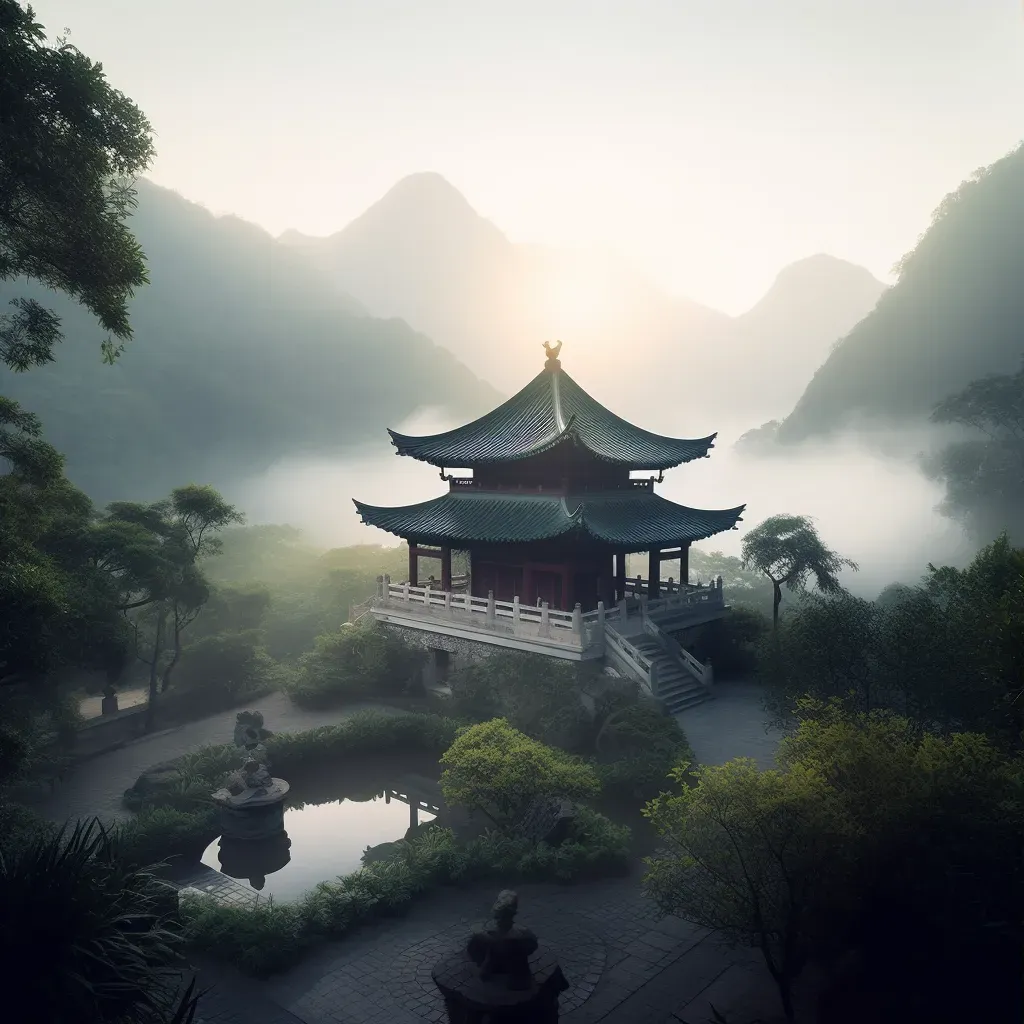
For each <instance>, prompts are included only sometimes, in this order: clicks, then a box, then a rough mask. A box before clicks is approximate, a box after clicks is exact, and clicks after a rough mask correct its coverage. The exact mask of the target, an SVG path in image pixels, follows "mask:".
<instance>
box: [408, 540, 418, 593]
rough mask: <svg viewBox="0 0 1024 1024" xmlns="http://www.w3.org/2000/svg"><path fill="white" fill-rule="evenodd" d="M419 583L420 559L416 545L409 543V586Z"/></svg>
mask: <svg viewBox="0 0 1024 1024" xmlns="http://www.w3.org/2000/svg"><path fill="white" fill-rule="evenodd" d="M419 585H420V559H419V555H418V554H417V550H416V545H415V544H410V545H409V586H411V587H418V586H419Z"/></svg>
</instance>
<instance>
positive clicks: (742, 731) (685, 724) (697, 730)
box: [675, 679, 780, 768]
mask: <svg viewBox="0 0 1024 1024" xmlns="http://www.w3.org/2000/svg"><path fill="white" fill-rule="evenodd" d="M675 718H676V721H677V722H678V723H679V724H680V726H682V729H683V732H685V733H686V738H687V739H688V740H689V741H690V746H691V748H692V749H693V754H694V757H695V758H696V760H697V763H698V764H725V762H726V761H729V760H731V759H732V758H734V757H752V758H754V760H755V761H757V764H758V767H760V768H772V767H774V765H775V751H776V749H777V748H778V745H779V739H780V733H779V732H778V731H777V730H775V729H768V730H766V729H765V713H764V710H763V708H762V707H761V687H760V685H759V684H758V683H756V682H754V681H753V680H747V679H737V680H729V681H728V682H723V683H719V684H718V685H717V686H716V687H715V699H714V700H708V701H705V702H704V703H703V704H697V705H695V706H694V707H692V708H687V709H686V710H685V711H680V712H679V713H678V714H677V715H676V716H675Z"/></svg>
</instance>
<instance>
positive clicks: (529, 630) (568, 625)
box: [374, 576, 603, 650]
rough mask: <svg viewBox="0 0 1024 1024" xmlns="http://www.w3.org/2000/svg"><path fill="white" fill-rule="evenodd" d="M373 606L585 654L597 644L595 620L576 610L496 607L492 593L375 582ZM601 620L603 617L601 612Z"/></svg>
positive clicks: (517, 603) (512, 603)
mask: <svg viewBox="0 0 1024 1024" xmlns="http://www.w3.org/2000/svg"><path fill="white" fill-rule="evenodd" d="M374 603H375V605H377V606H381V607H385V608H394V609H403V610H407V611H409V612H411V613H412V614H415V615H426V616H430V617H431V618H437V619H440V620H444V619H448V620H452V621H456V622H462V623H465V624H469V625H472V626H473V627H475V628H478V629H485V630H490V631H493V632H497V633H504V634H507V635H512V636H518V637H524V638H526V637H528V638H533V639H540V640H544V641H551V642H553V643H557V644H565V645H567V646H570V647H575V648H578V649H580V650H585V649H587V648H590V647H592V646H594V645H597V644H599V643H600V637H599V629H598V628H596V627H597V625H598V623H597V618H596V617H597V615H598V614H599V613H597V612H594V613H591V616H588V617H587V620H586V621H584V616H583V613H582V611H581V608H580V605H579V604H578V603H577V605H576V607H575V608H574V609H573V610H572V611H570V612H564V611H559V610H558V609H555V608H550V607H548V604H547V602H546V601H545V602H542V603H541V604H540V605H530V604H523V603H521V602H520V600H519V598H518V597H516V598H513V599H512V600H511V601H497V600H495V598H494V593H493V591H492V592H491V593H489V594H488V596H487V597H474V596H473V595H472V594H469V593H461V594H459V593H452V592H451V591H444V590H435V589H434V588H433V587H431V586H425V587H413V586H410V585H409V584H408V583H392V582H391V580H390V578H389V577H387V576H384V577H379V578H378V583H377V598H376V601H375V602H374ZM602 614H603V612H602Z"/></svg>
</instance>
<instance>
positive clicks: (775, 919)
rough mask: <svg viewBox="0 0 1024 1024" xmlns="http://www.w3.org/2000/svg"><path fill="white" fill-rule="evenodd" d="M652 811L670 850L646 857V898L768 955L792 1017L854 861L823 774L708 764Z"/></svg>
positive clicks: (679, 774) (745, 763)
mask: <svg viewBox="0 0 1024 1024" xmlns="http://www.w3.org/2000/svg"><path fill="white" fill-rule="evenodd" d="M687 768H688V766H686V765H682V766H680V767H678V768H677V769H676V770H675V772H674V773H673V778H674V779H675V781H676V783H677V784H678V789H677V790H676V792H674V793H665V794H662V795H661V796H659V797H657V798H656V799H655V800H653V801H652V802H651V803H649V804H648V805H647V807H646V808H645V810H644V814H645V815H646V816H647V817H648V818H649V819H650V821H651V824H652V825H653V826H654V828H655V829H656V830H657V832H658V834H659V835H660V836H661V839H662V840H663V842H664V843H665V849H664V850H663V851H662V852H660V853H659V854H658V855H657V856H655V857H652V858H648V860H647V867H648V870H647V874H646V875H645V877H644V891H645V893H646V895H647V896H649V897H650V898H651V899H652V900H654V902H655V904H656V905H657V907H658V909H659V910H660V911H661V912H662V913H664V914H675V915H677V916H679V917H682V918H683V919H684V920H687V921H691V922H693V923H694V924H698V925H700V926H701V927H704V928H710V929H712V930H713V931H716V932H718V933H720V934H721V935H723V936H724V937H726V938H727V939H729V940H731V941H733V942H735V943H737V944H745V945H752V946H755V947H757V948H759V949H760V950H761V953H762V955H763V956H764V960H765V964H766V965H767V967H768V970H769V972H770V973H771V976H772V978H773V979H774V980H775V983H776V985H777V986H778V990H779V996H780V998H781V1001H782V1007H783V1010H784V1012H785V1014H786V1017H787V1018H788V1019H792V1017H793V984H794V982H795V981H796V979H797V978H798V976H799V974H800V972H801V971H802V969H803V968H804V966H805V964H806V963H807V961H808V959H809V958H810V957H811V955H812V954H813V953H814V951H815V950H816V949H818V948H819V946H820V944H821V943H822V941H823V937H824V936H825V935H826V934H827V932H828V930H829V928H836V927H839V928H841V927H842V921H841V920H840V919H839V918H838V915H837V902H836V900H835V893H836V891H837V890H839V889H841V887H842V885H843V884H844V881H845V878H846V875H847V872H848V867H849V862H848V858H847V856H846V852H845V850H846V843H847V841H848V839H849V838H850V833H851V829H850V825H849V822H848V820H847V819H846V817H845V816H844V814H843V809H842V807H841V804H840V802H839V800H838V798H837V796H836V793H835V791H834V790H833V789H832V787H830V786H829V785H828V783H827V782H826V780H825V778H824V777H823V775H822V774H821V772H820V771H815V770H812V769H806V768H803V767H801V766H798V765H794V766H791V767H790V768H789V770H787V771H785V772H780V771H759V770H758V768H757V765H756V764H755V762H754V761H753V760H750V759H742V758H741V759H737V760H734V761H730V762H729V763H728V764H725V765H721V766H720V767H704V768H700V769H698V770H697V771H696V772H695V773H694V776H695V781H696V785H691V784H690V782H691V781H692V780H690V779H688V777H687V776H688V771H687Z"/></svg>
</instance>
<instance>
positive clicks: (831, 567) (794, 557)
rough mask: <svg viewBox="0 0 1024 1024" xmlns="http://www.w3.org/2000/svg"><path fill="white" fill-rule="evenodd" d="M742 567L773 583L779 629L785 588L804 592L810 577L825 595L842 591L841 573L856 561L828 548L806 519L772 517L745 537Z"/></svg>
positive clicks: (774, 615) (775, 621)
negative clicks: (842, 556) (758, 573)
mask: <svg viewBox="0 0 1024 1024" xmlns="http://www.w3.org/2000/svg"><path fill="white" fill-rule="evenodd" d="M743 565H744V567H746V568H750V569H756V570H757V571H758V572H762V573H764V575H765V576H767V577H768V579H769V580H770V581H771V584H772V626H773V628H774V629H775V630H778V627H779V605H780V604H781V603H782V588H783V587H784V586H785V587H787V588H788V589H789V590H801V589H803V587H804V586H805V585H806V583H807V580H808V578H810V577H813V578H814V584H815V586H816V587H817V588H818V590H820V591H821V592H822V593H823V594H835V593H837V592H838V591H840V590H841V589H842V587H841V585H840V583H839V578H838V574H839V572H840V570H841V569H843V568H844V567H846V568H850V569H853V570H856V569H857V564H856V562H852V561H851V560H850V559H849V558H841V557H840V556H839V555H837V554H836V553H835V552H834V551H832V550H831V549H830V548H827V547H826V546H825V545H824V544H823V543H822V541H821V538H820V537H819V536H818V531H817V530H815V528H814V524H813V523H812V522H811V520H810V518H809V517H807V516H792V515H776V516H770V517H769V518H768V519H766V520H765V521H764V522H763V523H761V524H760V525H759V526H755V527H754V528H753V529H752V530H751V531H750V532H749V533H748V534H747V535H746V536H745V537H744V538H743Z"/></svg>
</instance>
